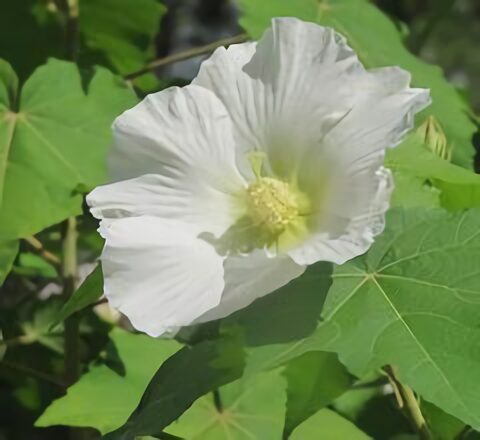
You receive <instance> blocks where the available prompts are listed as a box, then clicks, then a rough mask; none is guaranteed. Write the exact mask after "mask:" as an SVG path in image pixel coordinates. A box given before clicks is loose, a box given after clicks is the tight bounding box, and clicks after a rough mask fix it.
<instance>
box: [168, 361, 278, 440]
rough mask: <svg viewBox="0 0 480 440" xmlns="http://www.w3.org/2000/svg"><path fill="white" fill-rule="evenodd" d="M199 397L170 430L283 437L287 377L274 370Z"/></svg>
mask: <svg viewBox="0 0 480 440" xmlns="http://www.w3.org/2000/svg"><path fill="white" fill-rule="evenodd" d="M218 399H219V402H220V405H221V410H219V408H217V406H216V405H215V401H214V398H213V395H207V396H205V397H202V398H201V399H199V400H197V401H196V402H195V403H194V404H193V406H192V407H191V408H190V409H189V410H188V411H187V412H186V413H185V414H184V415H183V416H182V417H180V419H179V420H178V421H176V422H174V423H172V424H171V425H170V426H169V427H168V428H167V429H166V432H167V433H169V434H173V435H176V436H179V437H182V438H185V439H198V440H226V439H228V440H251V439H281V438H282V430H283V423H284V419H285V400H286V399H285V380H284V379H283V378H282V375H281V373H280V371H278V370H277V371H271V372H269V373H263V374H259V375H257V376H255V377H254V378H252V379H250V380H238V381H236V382H233V383H231V384H228V385H226V386H224V387H222V388H221V389H220V390H219V391H218Z"/></svg>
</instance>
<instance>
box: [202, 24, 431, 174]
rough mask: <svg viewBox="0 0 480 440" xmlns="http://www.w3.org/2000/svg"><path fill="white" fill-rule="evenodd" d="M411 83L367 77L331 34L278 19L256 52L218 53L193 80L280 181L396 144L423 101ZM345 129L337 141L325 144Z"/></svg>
mask: <svg viewBox="0 0 480 440" xmlns="http://www.w3.org/2000/svg"><path fill="white" fill-rule="evenodd" d="M242 63H244V65H243V67H242V68H241V69H239V68H238V66H239V65H241V64H242ZM409 80H410V77H409V75H408V73H406V72H404V71H402V70H401V69H398V68H386V69H378V70H375V71H371V72H369V71H366V70H365V69H364V67H363V66H362V64H361V63H360V61H359V60H358V57H357V56H356V54H355V53H354V51H353V50H352V49H351V48H350V47H348V45H347V44H346V42H345V39H344V38H343V37H341V36H340V35H338V34H337V33H335V32H334V31H333V30H332V29H328V28H324V27H321V26H318V25H316V24H314V23H308V22H304V21H301V20H298V19H294V18H277V19H274V20H273V21H272V29H271V30H269V31H267V32H266V33H265V34H264V36H263V38H262V39H261V41H260V42H259V43H258V45H257V46H256V47H255V46H254V45H252V44H245V45H238V46H233V47H232V46H231V47H230V48H229V49H228V50H225V49H218V50H217V52H215V54H214V56H212V58H211V59H210V60H208V61H207V62H205V63H204V64H203V65H202V68H201V69H200V72H199V75H198V77H197V79H196V80H195V81H194V82H195V84H198V85H201V86H203V87H206V88H209V89H210V90H213V91H214V92H215V93H216V94H217V96H218V97H219V98H220V99H221V100H222V101H223V102H224V104H225V106H226V107H227V109H228V111H229V113H230V115H231V117H232V120H233V121H234V125H235V132H236V136H237V138H239V139H240V140H239V141H238V142H241V140H242V139H246V143H245V144H244V145H243V148H244V149H245V150H248V149H263V150H265V151H267V154H268V157H269V158H270V161H271V167H272V169H273V171H274V172H275V174H277V175H279V176H285V177H286V176H287V175H289V174H291V173H292V172H294V171H297V170H298V169H297V167H298V166H300V165H301V164H302V163H304V162H305V161H308V162H310V163H311V162H312V160H316V161H318V163H319V164H321V163H323V164H325V163H326V164H327V165H326V166H327V167H329V166H331V163H329V161H330V160H331V157H329V156H331V155H332V154H333V155H334V156H335V155H336V156H339V155H341V156H343V158H344V159H347V158H350V161H351V160H356V159H359V158H361V157H364V156H365V157H368V156H369V155H370V154H372V153H377V152H379V155H382V154H383V150H384V149H385V148H387V147H388V146H392V145H394V144H396V143H398V141H399V140H400V138H401V137H402V136H403V135H404V134H405V132H406V131H407V130H408V129H409V128H410V127H411V121H412V119H413V114H414V113H415V112H417V111H419V110H420V109H421V108H423V107H425V106H426V105H427V104H428V102H429V98H428V91H425V90H419V89H409V88H408V86H409ZM242 115H243V116H242ZM372 115H373V116H372ZM360 121H361V122H362V123H363V124H364V125H363V126H359V122H360ZM346 125H348V127H351V129H350V130H349V134H348V136H347V135H345V136H344V138H346V139H341V141H342V142H341V143H340V142H339V141H340V139H337V138H335V139H334V140H335V142H324V141H325V138H326V137H327V135H328V134H329V133H330V132H331V131H332V130H334V129H335V128H337V130H336V132H337V133H339V132H341V130H340V126H342V127H344V126H346ZM355 129H356V130H358V132H359V133H357V136H355V138H354V139H352V140H353V142H346V141H347V140H348V139H350V138H351V137H352V131H353V130H355ZM367 135H371V139H370V140H371V142H370V143H369V142H368V137H367ZM360 136H363V137H362V139H361V142H360V140H359V138H360ZM332 139H333V138H332ZM312 153H313V154H312Z"/></svg>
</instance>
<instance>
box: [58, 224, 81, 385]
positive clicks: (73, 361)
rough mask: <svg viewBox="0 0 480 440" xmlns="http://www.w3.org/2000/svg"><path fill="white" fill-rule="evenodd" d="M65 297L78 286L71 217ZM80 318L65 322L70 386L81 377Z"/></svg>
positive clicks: (66, 243) (66, 234)
mask: <svg viewBox="0 0 480 440" xmlns="http://www.w3.org/2000/svg"><path fill="white" fill-rule="evenodd" d="M62 246H63V262H62V277H63V295H64V296H65V297H66V298H67V299H68V298H70V296H72V295H73V292H74V291H75V288H76V284H77V221H76V219H75V217H70V218H69V219H68V220H66V222H65V232H64V236H63V242H62ZM79 342H80V341H79V317H78V314H76V313H74V314H73V315H72V316H70V317H69V318H67V319H66V320H65V381H66V383H67V384H68V385H70V384H72V383H73V382H75V381H76V380H77V379H78V377H79V375H80V344H79Z"/></svg>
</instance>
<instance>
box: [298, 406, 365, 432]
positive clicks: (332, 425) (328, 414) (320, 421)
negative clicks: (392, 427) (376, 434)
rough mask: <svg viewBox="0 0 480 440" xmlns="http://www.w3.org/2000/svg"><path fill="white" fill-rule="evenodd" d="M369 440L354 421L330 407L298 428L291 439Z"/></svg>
mask: <svg viewBox="0 0 480 440" xmlns="http://www.w3.org/2000/svg"><path fill="white" fill-rule="evenodd" d="M320 439H322V440H347V439H348V440H369V439H371V437H369V436H368V435H367V434H365V433H364V432H362V431H360V429H358V428H357V427H356V426H355V425H354V424H353V423H351V422H349V421H348V420H347V419H345V418H343V417H342V416H340V415H339V414H337V413H336V412H334V411H331V410H329V409H322V410H320V411H318V412H317V413H316V414H314V415H313V416H312V417H310V418H309V419H308V420H307V421H305V422H303V423H302V424H301V425H300V426H299V427H298V428H296V429H295V430H294V431H293V433H292V435H291V437H290V440H320Z"/></svg>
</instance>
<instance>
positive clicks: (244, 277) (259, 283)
mask: <svg viewBox="0 0 480 440" xmlns="http://www.w3.org/2000/svg"><path fill="white" fill-rule="evenodd" d="M224 270H225V289H224V292H223V295H222V298H221V301H220V304H219V305H218V306H217V307H215V308H214V309H211V310H209V311H208V312H207V313H206V314H204V315H202V316H201V317H200V318H198V319H197V320H196V322H206V321H211V320H214V319H219V318H223V317H225V316H228V315H230V314H231V313H233V312H235V311H237V310H240V309H243V308H244V307H246V306H248V305H249V304H251V303H252V302H253V301H255V300H256V299H257V298H261V297H262V296H265V295H267V294H269V293H271V292H273V291H275V290H277V289H279V288H280V287H282V286H284V285H285V284H287V283H288V282H289V281H291V280H293V279H294V278H297V277H299V276H300V275H301V274H302V273H303V272H304V271H305V267H304V266H300V265H298V264H296V263H294V262H293V261H292V259H291V258H290V257H288V256H286V255H283V256H278V257H276V258H268V257H267V255H266V254H265V252H264V251H261V250H258V251H255V252H253V253H251V254H248V255H246V256H233V257H229V258H227V259H226V260H225V263H224Z"/></svg>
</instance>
